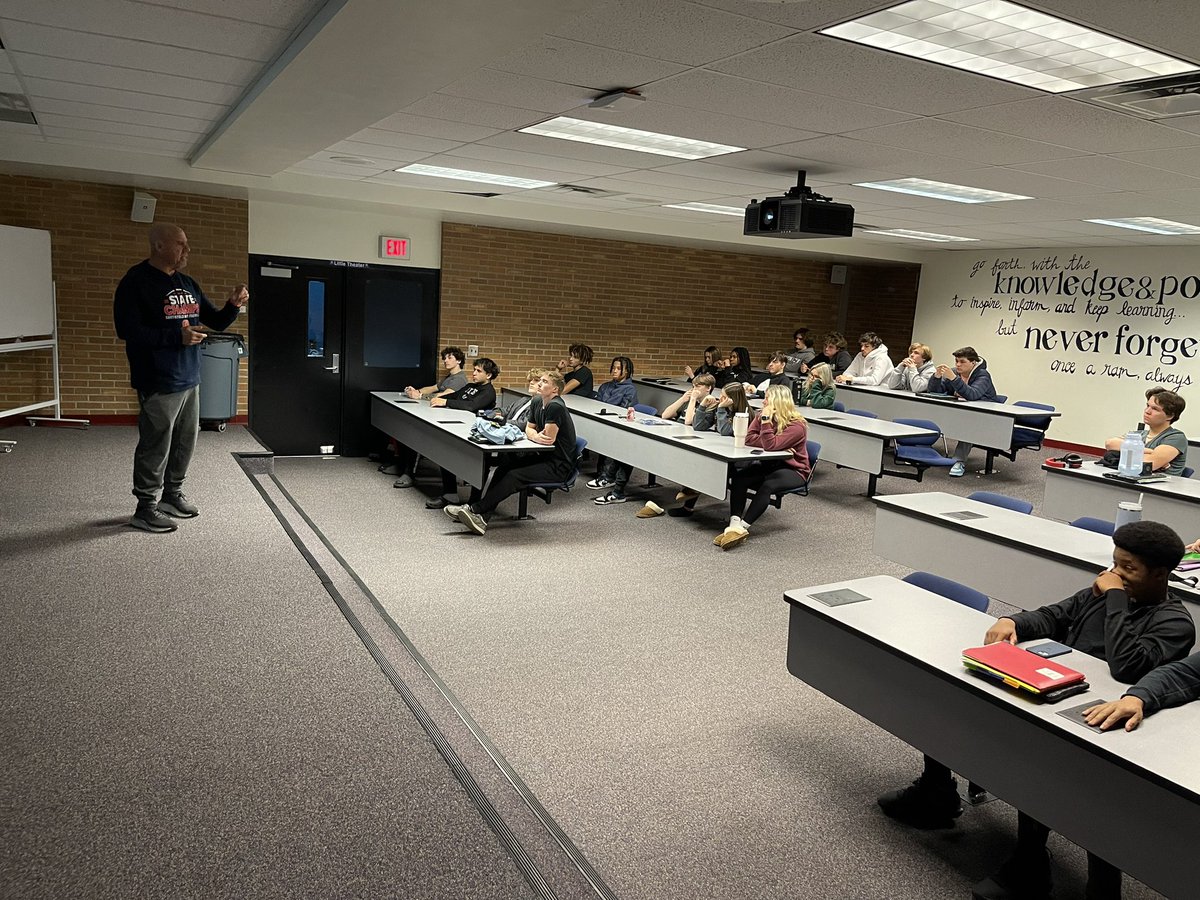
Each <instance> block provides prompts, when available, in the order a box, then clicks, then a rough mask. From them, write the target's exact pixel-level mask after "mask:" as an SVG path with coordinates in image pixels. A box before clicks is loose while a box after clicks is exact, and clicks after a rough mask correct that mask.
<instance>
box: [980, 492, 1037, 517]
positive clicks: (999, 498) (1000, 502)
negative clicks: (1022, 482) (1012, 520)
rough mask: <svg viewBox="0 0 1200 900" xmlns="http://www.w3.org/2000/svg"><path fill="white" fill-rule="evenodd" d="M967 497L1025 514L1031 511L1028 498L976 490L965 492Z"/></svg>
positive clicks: (1031, 505) (1031, 507)
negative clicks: (969, 492)
mask: <svg viewBox="0 0 1200 900" xmlns="http://www.w3.org/2000/svg"><path fill="white" fill-rule="evenodd" d="M967 499H968V500H978V501H979V502H980V503H990V504H992V506H1002V507H1004V508H1005V509H1011V510H1013V511H1014V512H1019V513H1025V515H1029V514H1030V513H1032V512H1033V504H1032V503H1030V502H1029V501H1028V500H1018V499H1017V498H1016V497H1006V496H1004V494H994V493H992V492H991V491H976V492H975V493H973V494H967Z"/></svg>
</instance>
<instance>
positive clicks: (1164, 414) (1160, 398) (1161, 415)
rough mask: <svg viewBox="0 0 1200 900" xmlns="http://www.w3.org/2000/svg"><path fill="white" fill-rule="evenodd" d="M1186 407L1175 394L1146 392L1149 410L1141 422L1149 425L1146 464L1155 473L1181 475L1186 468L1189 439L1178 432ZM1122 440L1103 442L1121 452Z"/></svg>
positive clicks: (1159, 388)
mask: <svg viewBox="0 0 1200 900" xmlns="http://www.w3.org/2000/svg"><path fill="white" fill-rule="evenodd" d="M1185 406H1187V403H1186V402H1185V401H1184V399H1183V398H1182V397H1180V396H1179V395H1178V394H1176V393H1175V392H1174V391H1168V390H1167V389H1166V388H1162V387H1156V388H1150V390H1148V391H1146V408H1145V409H1144V410H1143V411H1142V421H1143V422H1144V423H1145V425H1146V432H1145V441H1146V453H1145V457H1144V458H1145V461H1146V462H1148V463H1150V466H1151V469H1152V470H1153V471H1155V472H1162V473H1163V474H1165V475H1182V474H1183V469H1184V466H1186V465H1187V451H1188V440H1187V435H1186V434H1184V433H1183V432H1182V431H1180V430H1179V429H1178V428H1175V427H1174V426H1175V421H1176V420H1177V419H1178V418H1179V417H1180V416H1181V415H1183V410H1184V407H1185ZM1123 440H1124V438H1123V437H1111V438H1109V439H1108V440H1107V441H1105V442H1104V448H1105V449H1106V450H1120V449H1121V441H1123Z"/></svg>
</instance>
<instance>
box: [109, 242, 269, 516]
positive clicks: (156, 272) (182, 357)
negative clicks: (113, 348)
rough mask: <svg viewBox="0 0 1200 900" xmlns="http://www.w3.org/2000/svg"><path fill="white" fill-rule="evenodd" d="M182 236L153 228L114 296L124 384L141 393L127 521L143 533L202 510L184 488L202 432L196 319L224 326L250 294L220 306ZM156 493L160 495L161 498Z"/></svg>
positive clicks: (241, 289) (235, 292)
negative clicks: (196, 274) (125, 365)
mask: <svg viewBox="0 0 1200 900" xmlns="http://www.w3.org/2000/svg"><path fill="white" fill-rule="evenodd" d="M189 250H190V248H189V247H188V240H187V235H186V234H184V232H183V229H182V228H180V227H179V226H178V225H168V224H166V223H158V224H155V225H153V226H152V227H151V228H150V256H149V258H147V259H144V260H142V261H141V262H140V263H138V264H137V265H136V266H134V267H133V268H132V269H130V270H129V271H128V272H126V273H125V277H124V278H122V279H121V283H120V284H118V285H117V292H116V295H115V296H114V298H113V320H114V321H115V323H116V326H117V337H119V338H120V339H121V340H123V341H124V342H125V355H126V356H127V357H129V383H130V385H131V386H132V387H133V389H134V390H135V391H137V396H138V444H137V449H136V450H134V453H133V496H134V497H136V498H137V510H136V511H135V512H134V514H133V518H132V519H130V520H129V524H130V525H132V526H133V527H135V528H140V529H142V530H143V531H151V532H156V533H162V532H168V531H174V530H175V528H176V525H175V522H174V521H173V519H172V517H174V518H180V519H190V518H192V517H193V516H196V515H199V513H200V510H199V509H197V508H196V506H195V504H193V503H192V502H191V501H190V500H188V499H187V497H185V496H184V493H183V481H184V479H185V478H186V477H187V470H188V464H189V463H190V462H191V460H192V451H193V450H194V449H195V447H196V433H197V432H198V431H199V430H200V343H201V341H203V340H204V332H202V331H200V330H198V326H199V325H200V324H204V325H207V326H208V327H209V328H212V329H214V330H216V331H222V330H224V329H225V328H228V327H229V325H231V324H232V323H233V321H234V319H236V318H237V315H238V311H239V310H240V309H241V308H242V307H243V306H244V305H245V304H246V301H247V300H249V299H250V294H249V292H248V291H247V290H246V285H244V284H238V285H235V286H234V288H233V289H232V290H231V291H230V292H229V297H228V299H227V300H226V301H225V306H224V307H222V308H221V309H217V307H216V306H214V305H213V303H212V301H210V300H209V299H208V298H207V297H206V296H204V291H202V290H200V285H198V284H197V283H196V282H195V281H194V280H193V279H191V278H189V277H188V276H187V275H184V274H183V272H182V271H180V270H181V269H183V268H185V267H186V266H187V261H188V252H189ZM160 494H161V499H160Z"/></svg>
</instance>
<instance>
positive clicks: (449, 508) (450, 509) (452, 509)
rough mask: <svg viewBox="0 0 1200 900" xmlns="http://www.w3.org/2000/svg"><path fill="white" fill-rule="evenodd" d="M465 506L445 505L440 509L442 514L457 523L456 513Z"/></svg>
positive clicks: (462, 504) (456, 504)
mask: <svg viewBox="0 0 1200 900" xmlns="http://www.w3.org/2000/svg"><path fill="white" fill-rule="evenodd" d="M465 505H466V504H465V503H447V504H446V505H445V506H443V507H442V512H444V513H445V514H446V515H447V516H449V517H450V518H451V519H453V520H454V521H455V522H457V521H458V511H459V510H460V509H462V508H463V507H464V506H465Z"/></svg>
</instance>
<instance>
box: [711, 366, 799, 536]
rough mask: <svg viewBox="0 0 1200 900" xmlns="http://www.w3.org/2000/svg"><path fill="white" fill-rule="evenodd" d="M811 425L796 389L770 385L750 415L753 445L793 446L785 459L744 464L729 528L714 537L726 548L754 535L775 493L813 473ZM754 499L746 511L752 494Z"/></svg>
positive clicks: (732, 488) (735, 482)
mask: <svg viewBox="0 0 1200 900" xmlns="http://www.w3.org/2000/svg"><path fill="white" fill-rule="evenodd" d="M807 443H808V423H807V422H805V421H804V416H802V415H801V414H800V410H798V409H797V408H796V403H795V401H794V400H793V399H792V392H791V390H790V389H789V388H786V387H784V386H783V385H781V384H773V385H771V386H770V387H769V388H767V394H766V397H765V398H764V399H763V407H762V409H761V410H759V411H758V415H751V416H750V427H749V430H748V431H747V432H746V446H747V447H761V448H762V449H763V450H790V451H791V455H790V456H788V457H787V458H785V459H764V460H756V461H755V462H752V463H750V464H749V465H745V466H739V467H738V468H737V469H736V470H735V471H734V474H733V477H732V478H731V479H730V481H729V527H727V528H726V529H725V530H724V531H723V532H722V533H721V534H719V535H717V536H716V538H714V539H713V543H714V544H716V545H717V546H718V547H720V548H721V549H722V550H731V549H732V548H734V547H736V546H737V545H738V544H741V543H743V542H745V540H746V539H747V538H748V537H749V536H750V526H751V525H753V524H754V523H755V522H757V521H758V517H759V516H761V515H762V514H763V513H764V512H766V509H767V506H769V505H770V503H771V495H772V494H773V493H775V492H776V491H787V490H791V489H792V488H798V487H800V486H801V485H802V484H804V481H805V479H807V478H808V474H809V472H810V471H811V466H810V465H809V462H808V447H807ZM751 490H753V491H754V499H753V500H752V501H751V502H750V508H749V509H746V496H747V494H748V493H749V492H750V491H751Z"/></svg>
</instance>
